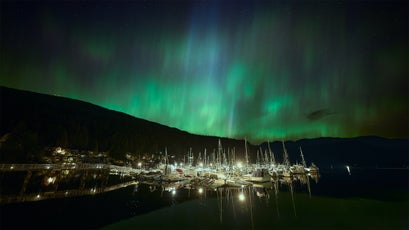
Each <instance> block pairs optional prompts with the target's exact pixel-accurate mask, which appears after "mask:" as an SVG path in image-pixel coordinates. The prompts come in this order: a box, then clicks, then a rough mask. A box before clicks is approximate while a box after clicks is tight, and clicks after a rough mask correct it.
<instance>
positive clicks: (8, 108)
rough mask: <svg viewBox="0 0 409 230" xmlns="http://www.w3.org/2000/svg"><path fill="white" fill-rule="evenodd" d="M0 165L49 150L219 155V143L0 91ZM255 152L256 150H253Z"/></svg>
mask: <svg viewBox="0 0 409 230" xmlns="http://www.w3.org/2000/svg"><path fill="white" fill-rule="evenodd" d="M0 110H1V111H0V114H1V119H0V120H1V130H0V151H1V154H0V161H1V162H27V161H29V162H30V161H37V160H38V158H39V157H41V154H42V150H43V149H44V148H45V147H49V146H61V147H63V148H71V149H80V150H91V151H96V152H99V151H104V152H108V153H109V154H110V156H111V157H112V158H116V159H123V158H124V155H125V153H127V152H130V153H158V152H163V151H164V149H165V148H167V150H168V152H169V153H172V154H185V153H187V152H188V151H189V149H190V148H192V149H193V151H195V152H196V153H198V152H203V151H204V148H207V150H208V151H209V152H210V151H213V149H217V144H218V138H217V137H210V136H200V135H193V134H189V133H187V132H184V131H181V130H178V129H175V128H170V127H167V126H163V125H160V124H157V123H153V122H149V121H147V120H143V119H138V118H135V117H132V116H129V115H127V114H124V113H120V112H116V111H112V110H108V109H105V108H102V107H99V106H96V105H93V104H90V103H86V102H82V101H78V100H72V99H67V98H63V97H55V96H49V95H44V94H38V93H32V92H27V91H20V90H15V89H10V88H5V87H0ZM222 144H223V147H224V148H226V149H227V148H233V147H234V148H235V149H236V152H237V153H238V154H239V155H240V154H243V153H244V142H243V141H239V140H233V139H226V138H222ZM251 148H253V149H255V148H256V147H254V146H251Z"/></svg>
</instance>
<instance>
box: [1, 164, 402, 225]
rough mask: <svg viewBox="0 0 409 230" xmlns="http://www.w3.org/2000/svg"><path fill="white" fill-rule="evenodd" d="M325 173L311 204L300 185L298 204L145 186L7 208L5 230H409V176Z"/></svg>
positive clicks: (283, 193) (282, 195) (283, 189)
mask: <svg viewBox="0 0 409 230" xmlns="http://www.w3.org/2000/svg"><path fill="white" fill-rule="evenodd" d="M320 173H321V177H320V180H319V182H318V183H316V182H314V181H310V184H311V192H312V196H311V197H309V194H308V189H307V187H306V186H305V185H302V184H299V183H294V186H293V188H294V196H293V197H292V196H291V193H290V192H289V187H288V186H286V185H281V186H280V188H279V192H278V193H277V194H276V193H275V192H274V189H268V188H259V189H257V191H258V193H257V191H255V190H253V189H251V190H243V189H238V190H237V189H235V190H228V189H226V190H223V191H214V190H208V191H203V192H202V193H199V191H198V190H183V189H179V190H177V191H176V194H172V192H171V191H162V190H161V188H160V187H157V188H156V190H154V188H153V187H152V186H151V187H149V185H143V184H139V185H138V186H129V187H126V188H123V189H118V190H115V191H111V192H106V193H102V194H96V195H87V196H80V197H69V198H61V199H49V200H43V201H36V202H25V203H12V204H2V205H1V206H0V212H1V219H0V223H1V229H13V228H14V229H21V228H30V229H32V228H41V229H45V228H49V229H51V228H52V229H72V228H75V229H78V228H81V229H84V228H85V229H90V228H92V229H95V228H106V229H136V228H137V229H158V228H167V229H169V228H170V229H176V228H178V229H188V228H194V229H267V228H269V229H271V228H275V229H308V228H315V229H317V228H318V229H408V228H409V224H408V219H407V216H408V214H409V210H408V207H409V202H408V196H409V195H408V191H409V188H408V181H409V174H408V170H407V169H403V170H402V169H359V168H351V175H349V174H348V173H347V171H346V170H343V169H338V170H326V171H325V170H324V171H321V172H320ZM3 186H4V184H3V183H2V187H3ZM267 187H268V186H267ZM152 190H154V191H152ZM240 194H243V195H244V196H245V197H244V200H243V201H241V200H240ZM258 195H260V196H258ZM293 201H294V202H293Z"/></svg>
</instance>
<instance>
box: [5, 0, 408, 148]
mask: <svg viewBox="0 0 409 230" xmlns="http://www.w3.org/2000/svg"><path fill="white" fill-rule="evenodd" d="M407 9H408V3H407V2H404V1H402V2H399V1H393V2H392V3H390V2H389V3H388V2H382V1H380V2H376V3H370V2H355V1H346V2H341V3H335V2H332V1H328V2H327V1H322V2H319V3H317V2H307V1H306V2H298V3H297V4H295V3H291V2H290V1H289V2H285V1H284V2H283V1H263V2H262V3H257V2H253V3H248V2H233V1H229V2H224V3H219V2H212V1H210V2H202V1H197V2H196V1H194V2H183V1H182V2H157V1H151V2H140V1H136V2H120V3H115V2H103V3H96V2H76V1H74V2H59V3H52V2H25V1H24V2H23V1H21V2H8V1H6V2H4V1H2V2H1V3H0V25H1V27H0V37H1V38H0V85H3V86H7V87H13V88H18V89H25V90H30V91H35V92H41V93H46V94H53V95H60V96H64V97H69V98H74V99H79V100H84V101H88V102H91V103H94V104H97V105H100V106H103V107H106V108H109V109H113V110H117V111H121V112H124V113H127V114H131V115H133V116H135V117H139V118H144V119H147V120H150V121H154V122H158V123H161V124H164V125H168V126H171V127H176V128H179V129H182V130H186V131H188V132H191V133H196V134H204V135H216V136H225V137H234V138H243V137H247V138H248V139H250V140H252V141H254V142H260V141H264V140H275V139H300V138H315V137H323V136H332V137H353V136H362V135H377V136H384V137H404V138H407V137H408V124H409V123H408V104H409V103H408V92H409V91H408V85H409V83H408V78H409V77H408V76H409V75H408V14H407Z"/></svg>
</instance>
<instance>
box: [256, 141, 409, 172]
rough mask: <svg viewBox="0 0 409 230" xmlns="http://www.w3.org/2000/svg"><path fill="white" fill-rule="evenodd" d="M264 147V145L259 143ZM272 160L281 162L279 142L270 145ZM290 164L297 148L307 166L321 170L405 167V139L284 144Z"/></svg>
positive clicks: (296, 157)
mask: <svg viewBox="0 0 409 230" xmlns="http://www.w3.org/2000/svg"><path fill="white" fill-rule="evenodd" d="M261 146H262V147H263V148H267V143H263V144H261ZM270 146H271V149H272V150H273V151H274V153H275V155H276V158H278V160H279V161H281V160H282V154H283V150H282V143H279V142H274V143H272V144H270ZM285 146H286V148H287V151H288V153H289V155H290V157H289V158H290V161H291V162H296V161H298V162H301V157H300V147H301V148H302V151H303V154H304V157H305V159H306V161H307V164H308V165H309V164H310V163H311V162H314V163H315V164H317V165H318V166H319V167H320V168H321V169H331V168H333V169H337V168H341V167H343V168H345V166H346V165H350V166H351V167H371V168H376V167H378V168H385V167H399V168H402V167H409V155H408V154H409V139H387V138H382V137H375V136H367V137H356V138H316V139H302V140H297V141H287V142H285Z"/></svg>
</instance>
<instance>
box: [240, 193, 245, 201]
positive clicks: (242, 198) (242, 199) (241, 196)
mask: <svg viewBox="0 0 409 230" xmlns="http://www.w3.org/2000/svg"><path fill="white" fill-rule="evenodd" d="M244 199H245V196H244V194H243V193H240V195H239V200H240V201H244Z"/></svg>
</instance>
